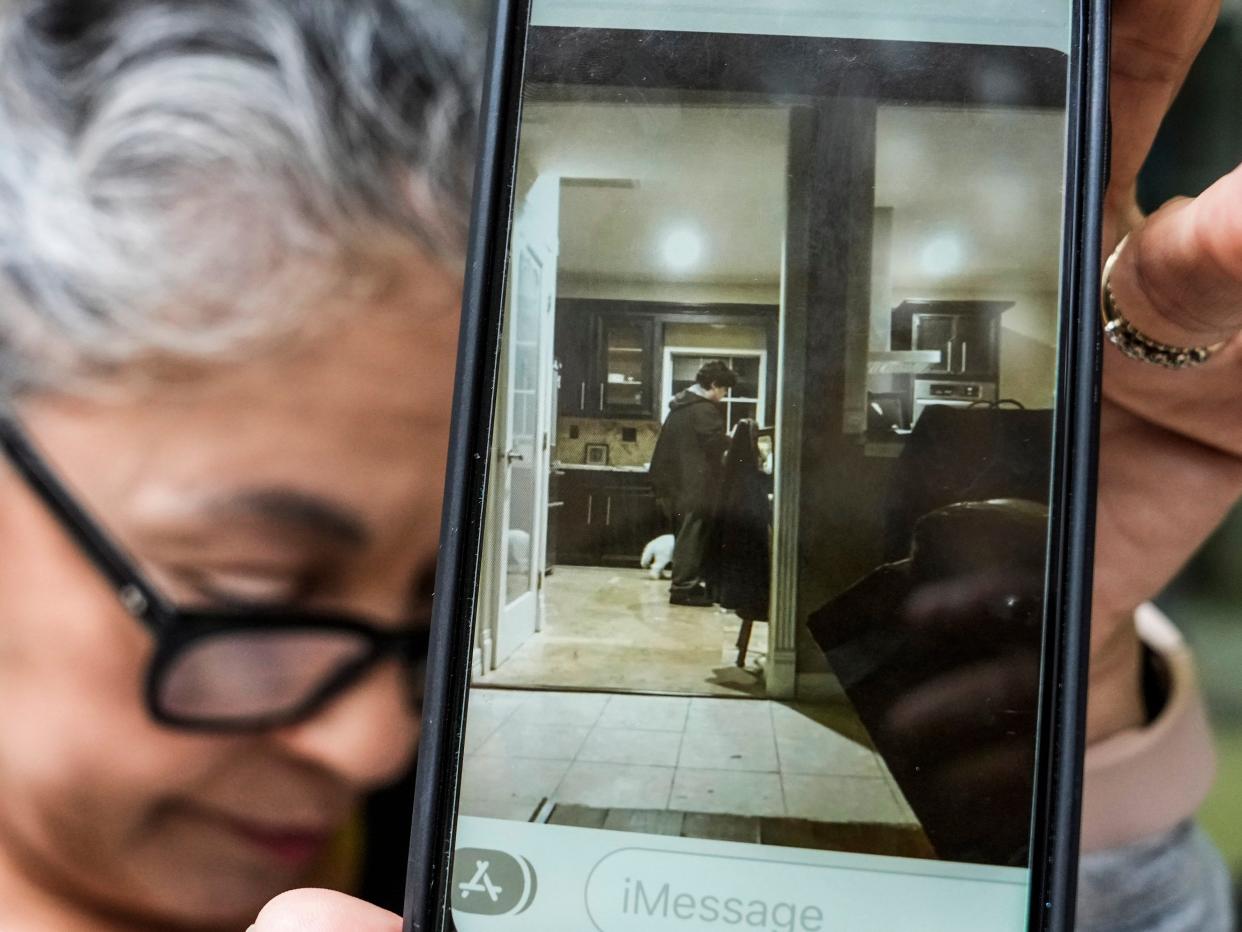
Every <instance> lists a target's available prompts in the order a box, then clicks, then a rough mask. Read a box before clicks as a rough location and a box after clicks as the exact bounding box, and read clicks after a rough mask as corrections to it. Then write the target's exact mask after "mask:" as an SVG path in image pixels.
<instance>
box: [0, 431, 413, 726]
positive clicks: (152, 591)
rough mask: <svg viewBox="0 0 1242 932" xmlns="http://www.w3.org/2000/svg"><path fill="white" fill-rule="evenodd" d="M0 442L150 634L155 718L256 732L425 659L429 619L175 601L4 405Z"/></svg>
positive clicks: (149, 694)
mask: <svg viewBox="0 0 1242 932" xmlns="http://www.w3.org/2000/svg"><path fill="white" fill-rule="evenodd" d="M0 448H3V452H4V455H5V456H6V457H7V458H8V460H9V461H10V462H11V463H12V465H13V467H14V468H15V469H16V470H17V472H18V473H19V474H20V475H21V477H22V478H23V479H24V481H25V482H26V484H27V485H28V486H29V487H30V489H31V490H32V491H33V492H34V493H35V494H36V495H37V496H38V497H39V499H40V500H41V501H42V502H43V504H44V505H45V506H46V507H47V508H48V510H49V511H50V512H51V513H52V514H53V515H54V516H55V517H56V519H57V521H59V523H60V524H61V526H62V527H63V528H64V529H65V531H66V532H67V533H68V534H69V535H70V536H71V537H72V538H73V540H74V541H75V542H76V544H77V546H78V547H79V549H80V550H81V551H82V553H83V554H84V555H85V556H86V557H87V558H88V559H89V560H90V561H91V563H93V564H94V566H95V567H96V568H97V569H98V570H99V572H100V573H101V574H102V575H103V576H104V577H105V578H106V579H107V580H108V582H109V583H111V584H112V586H113V588H114V589H115V590H116V594H117V598H118V599H119V600H120V602H121V604H122V605H124V607H125V608H126V610H127V611H128V612H129V614H131V615H132V616H133V617H134V618H135V619H137V620H138V621H139V622H141V623H142V624H143V625H145V626H146V627H147V628H148V629H149V630H150V631H151V633H152V635H153V636H154V637H155V642H156V649H155V654H154V656H153V658H152V660H151V664H150V667H149V669H148V671H147V677H146V689H145V695H146V703H147V707H148V709H149V711H150V713H151V715H152V716H153V717H154V718H155V720H156V721H158V722H161V723H163V724H165V725H170V726H173V727H177V728H183V729H192V730H197V731H212V732H254V731H266V730H269V729H273V728H281V727H287V726H289V725H293V724H296V723H298V722H302V721H305V720H307V719H309V718H311V717H312V716H314V715H315V714H316V713H317V712H319V711H320V710H321V709H323V707H324V706H326V705H327V704H328V703H329V702H330V701H331V700H333V699H334V698H336V697H338V696H340V695H341V693H343V692H345V691H346V690H348V689H349V688H350V687H352V686H354V685H355V684H357V683H358V682H359V681H360V680H361V679H362V678H363V677H364V676H366V675H367V674H368V673H370V672H371V671H372V670H373V669H374V668H375V667H376V666H377V665H378V664H380V663H382V662H383V661H385V660H388V659H392V658H397V659H400V660H402V661H404V663H405V664H406V665H407V666H408V667H409V668H410V670H411V674H410V676H411V689H413V680H414V678H415V675H416V673H417V671H418V670H420V669H421V666H422V664H423V662H424V661H425V659H426V656H427V627H426V624H425V623H423V624H419V625H417V626H411V627H408V628H406V629H403V630H396V631H392V630H386V629H384V628H381V627H379V626H377V625H375V624H372V623H370V622H368V621H365V620H363V619H361V618H355V617H352V616H348V615H337V614H327V613H318V612H311V611H303V610H301V609H299V608H296V607H290V608H287V609H286V608H272V607H270V606H253V607H248V606H245V605H237V606H229V607H224V608H219V609H205V610H199V609H184V608H178V607H177V606H175V605H174V604H173V603H172V602H171V601H170V600H169V599H167V598H166V597H165V596H164V595H163V594H161V593H160V592H159V590H158V589H156V587H155V586H154V585H153V584H152V583H151V582H150V581H149V580H148V579H147V578H146V577H145V576H144V574H143V573H142V571H141V570H140V569H139V568H138V566H137V565H136V564H135V563H134V561H133V560H132V559H131V558H130V557H129V555H128V554H126V553H125V551H124V550H123V549H122V548H121V547H120V546H119V545H117V544H116V543H114V542H113V541H112V539H111V538H110V537H109V536H108V534H107V532H105V531H104V529H103V527H102V526H101V525H100V524H99V523H98V522H96V521H95V520H94V519H93V518H92V517H91V516H90V515H89V514H88V513H87V512H86V511H85V509H83V508H82V506H81V505H79V504H78V502H77V501H76V500H75V499H74V497H73V495H72V494H71V493H70V492H69V490H68V489H67V488H66V487H65V485H64V484H63V483H61V482H60V481H59V480H58V479H57V477H56V475H55V473H54V472H53V470H52V468H51V467H50V466H49V465H48V464H47V462H46V461H45V460H44V458H43V457H42V456H41V455H40V454H39V453H38V451H37V450H36V449H35V446H34V444H33V443H31V441H30V440H29V439H28V438H27V437H26V434H25V431H24V430H23V429H22V427H21V425H20V423H19V422H18V421H17V419H16V418H15V417H13V415H12V414H11V413H9V412H7V411H5V410H4V409H3V407H0Z"/></svg>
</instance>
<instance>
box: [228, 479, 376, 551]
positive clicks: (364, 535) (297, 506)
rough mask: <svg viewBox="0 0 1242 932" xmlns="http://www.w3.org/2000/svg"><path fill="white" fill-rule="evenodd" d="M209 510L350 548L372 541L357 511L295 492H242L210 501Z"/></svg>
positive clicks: (273, 489)
mask: <svg viewBox="0 0 1242 932" xmlns="http://www.w3.org/2000/svg"><path fill="white" fill-rule="evenodd" d="M209 510H210V511H211V512H213V513H216V514H224V515H230V516H238V515H241V516H245V517H255V518H261V519H263V520H265V521H269V522H271V523H273V524H279V525H283V526H284V527H286V528H288V529H289V530H294V531H299V532H301V533H307V534H313V535H315V536H318V537H323V538H327V539H330V540H332V541H333V542H335V543H339V544H346V545H348V546H350V547H357V548H361V547H365V546H366V545H367V544H368V543H370V540H371V533H370V531H369V530H368V528H367V524H366V521H365V520H363V518H362V516H361V515H359V514H358V513H357V512H355V511H352V510H351V509H349V508H348V507H345V506H343V505H341V504H339V503H337V502H333V501H331V500H329V499H326V498H321V497H319V496H317V495H312V494H310V493H307V492H301V491H298V490H297V489H288V488H279V487H273V488H258V489H244V490H242V491H240V492H234V493H230V494H229V495H227V496H224V497H221V498H218V499H215V500H213V501H212V502H211V503H210V505H209Z"/></svg>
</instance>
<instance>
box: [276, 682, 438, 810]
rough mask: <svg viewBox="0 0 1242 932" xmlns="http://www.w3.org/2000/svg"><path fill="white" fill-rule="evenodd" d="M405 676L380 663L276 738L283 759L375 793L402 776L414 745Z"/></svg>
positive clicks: (415, 721)
mask: <svg viewBox="0 0 1242 932" xmlns="http://www.w3.org/2000/svg"><path fill="white" fill-rule="evenodd" d="M411 676H412V674H411V673H410V670H409V668H408V667H406V666H405V665H404V664H399V663H396V662H389V663H385V664H384V665H383V666H381V667H379V668H378V669H376V670H375V671H374V672H372V673H371V674H370V675H369V676H368V677H367V678H366V679H364V680H362V681H361V682H359V683H358V684H357V685H356V686H354V687H353V688H352V689H350V690H348V691H347V692H345V693H344V694H343V695H341V696H340V697H338V698H337V699H335V700H334V701H333V702H332V703H331V704H330V705H328V706H327V707H326V708H324V709H323V710H321V711H320V712H319V714H318V715H316V716H315V717H314V718H312V719H309V720H308V721H305V722H302V723H301V724H298V725H294V726H292V727H290V728H285V729H282V730H281V731H279V732H277V734H276V738H277V740H278V741H279V742H280V744H281V745H282V747H283V748H284V749H285V750H286V751H287V752H289V753H291V754H293V755H295V756H297V757H299V758H301V759H302V760H305V761H307V762H308V763H313V764H315V765H317V766H319V767H322V768H324V769H325V770H327V771H329V772H331V773H332V774H334V775H336V776H337V777H339V778H341V779H343V780H347V781H349V783H351V784H352V785H353V786H355V787H357V788H358V789H359V790H361V791H368V790H373V789H378V788H379V787H381V786H384V785H385V784H388V783H391V782H393V781H395V780H397V779H398V778H400V777H401V775H402V774H403V773H404V772H405V771H406V769H407V768H408V767H409V766H410V764H411V763H412V762H413V759H414V753H415V750H416V748H417V744H418V736H419V718H418V713H417V710H416V709H415V708H414V707H413V705H412V704H411V702H410V694H411V689H412V685H411V682H410V680H411Z"/></svg>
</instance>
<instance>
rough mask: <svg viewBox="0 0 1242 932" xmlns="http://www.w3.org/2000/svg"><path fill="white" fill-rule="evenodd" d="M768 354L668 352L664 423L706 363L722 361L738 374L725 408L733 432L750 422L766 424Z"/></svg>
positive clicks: (665, 352)
mask: <svg viewBox="0 0 1242 932" xmlns="http://www.w3.org/2000/svg"><path fill="white" fill-rule="evenodd" d="M767 355H768V354H767V353H766V352H764V351H762V350H751V351H747V350H735V349H728V350H712V349H704V348H699V347H695V348H686V349H682V348H677V349H674V348H671V347H666V348H665V350H664V408H663V410H662V411H661V413H660V419H661V420H663V419H664V418H665V417H667V416H668V403H669V402H670V401H672V399H673V398H674V396H676V395H677V394H679V393H680V392H684V391H685V390H686V389H688V388H689V387H690V386H691V385H693V384H695V377H696V376H697V375H698V373H699V369H701V368H702V367H703V365H704V364H705V363H708V362H711V361H712V360H719V361H721V362H723V363H725V364H726V365H727V366H728V367H729V368H730V369H732V370H733V371H734V372H736V373H737V376H738V382H737V386H736V387H735V388H733V389H731V390H730V392H729V394H728V397H726V398H725V400H724V402H723V404H724V406H725V423H726V425H727V429H728V430H729V431H730V432H731V431H732V430H733V428H734V427H735V426H736V425H737V423H738V421H742V420H745V419H746V418H750V419H751V420H753V421H756V422H758V423H759V425H760V426H766V425H764V424H763V412H764V411H766V410H767V369H768V359H767Z"/></svg>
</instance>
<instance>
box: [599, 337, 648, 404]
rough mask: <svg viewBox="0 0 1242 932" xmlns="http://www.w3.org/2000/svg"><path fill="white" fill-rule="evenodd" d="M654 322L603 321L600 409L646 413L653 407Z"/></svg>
mask: <svg viewBox="0 0 1242 932" xmlns="http://www.w3.org/2000/svg"><path fill="white" fill-rule="evenodd" d="M651 334H652V323H651V322H650V321H648V320H632V319H630V320H626V319H616V320H609V319H608V318H603V319H602V320H601V321H600V342H601V344H602V345H601V353H600V358H601V361H602V363H603V371H602V372H601V373H600V385H599V397H598V401H599V409H600V410H601V411H603V412H606V413H612V414H618V413H622V414H624V413H633V414H643V413H646V412H648V411H650V409H651V379H652V369H653V366H652V358H651V356H652V351H653V347H652V340H651Z"/></svg>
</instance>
